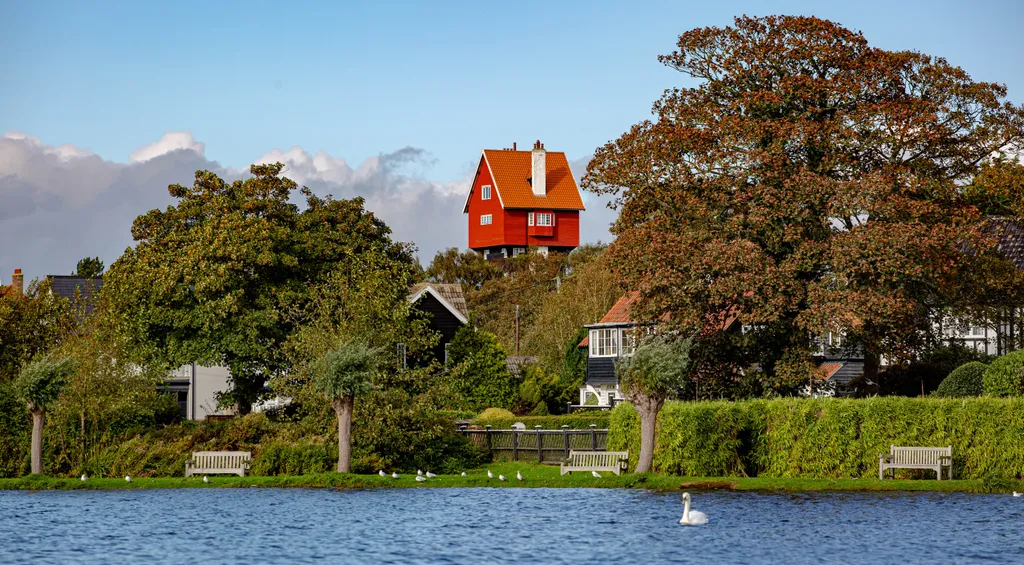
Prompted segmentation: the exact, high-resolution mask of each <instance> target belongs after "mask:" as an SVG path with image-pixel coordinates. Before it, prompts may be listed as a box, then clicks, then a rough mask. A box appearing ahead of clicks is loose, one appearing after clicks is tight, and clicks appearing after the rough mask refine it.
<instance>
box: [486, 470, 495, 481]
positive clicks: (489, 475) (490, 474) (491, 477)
mask: <svg viewBox="0 0 1024 565" xmlns="http://www.w3.org/2000/svg"><path fill="white" fill-rule="evenodd" d="M487 478H488V479H493V478H494V473H492V472H491V470H490V469H488V470H487Z"/></svg>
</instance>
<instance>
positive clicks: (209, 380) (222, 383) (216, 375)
mask: <svg viewBox="0 0 1024 565" xmlns="http://www.w3.org/2000/svg"><path fill="white" fill-rule="evenodd" d="M229 388H231V373H230V372H229V371H228V368H227V367H220V366H217V367H202V366H199V365H197V366H196V374H195V380H194V381H193V389H192V391H191V392H192V393H193V394H194V397H193V398H190V399H189V404H190V408H191V409H192V410H193V413H192V419H193V420H205V419H206V417H207V416H209V415H210V414H217V415H223V414H232V413H233V411H232V410H217V398H216V396H215V395H216V393H218V392H225V391H227V390H228V389H229Z"/></svg>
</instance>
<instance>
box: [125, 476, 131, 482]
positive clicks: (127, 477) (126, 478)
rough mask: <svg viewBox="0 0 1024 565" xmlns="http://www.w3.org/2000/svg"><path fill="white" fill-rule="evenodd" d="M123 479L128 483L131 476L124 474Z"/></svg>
mask: <svg viewBox="0 0 1024 565" xmlns="http://www.w3.org/2000/svg"><path fill="white" fill-rule="evenodd" d="M124 480H125V481H127V482H129V483H130V482H132V478H131V477H129V476H128V475H125V476H124Z"/></svg>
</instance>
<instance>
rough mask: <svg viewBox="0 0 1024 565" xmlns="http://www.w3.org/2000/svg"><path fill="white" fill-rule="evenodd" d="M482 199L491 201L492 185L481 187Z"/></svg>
mask: <svg viewBox="0 0 1024 565" xmlns="http://www.w3.org/2000/svg"><path fill="white" fill-rule="evenodd" d="M480 199H481V200H490V199H491V185H489V184H485V185H483V186H482V187H480Z"/></svg>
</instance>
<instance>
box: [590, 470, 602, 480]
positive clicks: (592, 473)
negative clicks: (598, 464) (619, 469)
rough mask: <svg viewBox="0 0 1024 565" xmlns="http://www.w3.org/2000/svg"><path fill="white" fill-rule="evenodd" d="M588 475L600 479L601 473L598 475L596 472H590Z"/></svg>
mask: <svg viewBox="0 0 1024 565" xmlns="http://www.w3.org/2000/svg"><path fill="white" fill-rule="evenodd" d="M590 474H591V475H594V476H595V477H597V478H599V479H600V478H601V473H598V472H597V471H591V472H590Z"/></svg>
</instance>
